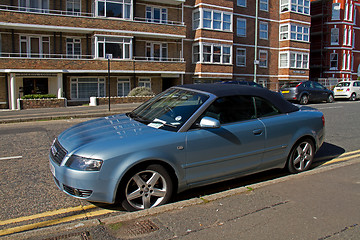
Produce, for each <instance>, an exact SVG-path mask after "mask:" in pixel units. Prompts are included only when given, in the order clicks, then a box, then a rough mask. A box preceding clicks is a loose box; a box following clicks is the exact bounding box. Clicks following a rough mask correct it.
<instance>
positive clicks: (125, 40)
mask: <svg viewBox="0 0 360 240" xmlns="http://www.w3.org/2000/svg"><path fill="white" fill-rule="evenodd" d="M114 39H117V40H118V41H114ZM132 42H133V41H132V38H129V37H123V36H103V35H96V36H95V58H105V57H106V54H107V53H106V43H115V44H122V46H123V56H121V57H119V58H115V56H113V58H114V59H132ZM100 45H102V53H100V48H99V46H100ZM126 49H128V50H129V51H128V57H127V51H126Z"/></svg>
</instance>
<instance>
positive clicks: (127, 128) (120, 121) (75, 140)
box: [58, 114, 162, 152]
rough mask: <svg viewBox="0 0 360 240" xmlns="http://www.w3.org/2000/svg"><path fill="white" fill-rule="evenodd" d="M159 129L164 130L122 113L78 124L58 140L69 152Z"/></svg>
mask: <svg viewBox="0 0 360 240" xmlns="http://www.w3.org/2000/svg"><path fill="white" fill-rule="evenodd" d="M159 131H162V130H159V129H155V128H152V127H149V126H147V125H145V124H142V123H140V122H137V121H135V120H133V119H131V118H129V117H127V116H126V115H125V114H121V115H114V116H109V117H104V118H99V119H95V120H91V121H87V122H84V123H80V124H77V125H75V126H73V127H71V128H69V129H67V130H65V131H64V132H63V133H61V134H60V135H59V137H58V140H59V142H60V144H61V145H62V146H63V147H64V148H65V149H66V150H67V151H68V152H72V151H74V150H76V149H78V148H80V147H81V148H83V147H84V146H87V145H92V146H93V144H96V143H99V144H100V143H101V145H103V144H104V142H111V141H118V140H129V139H130V138H133V137H137V136H140V135H146V134H153V133H155V134H156V133H157V132H159ZM141 138H143V137H141ZM103 146H104V145H103ZM104 147H106V146H104Z"/></svg>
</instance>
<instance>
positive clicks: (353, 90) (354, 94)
mask: <svg viewBox="0 0 360 240" xmlns="http://www.w3.org/2000/svg"><path fill="white" fill-rule="evenodd" d="M334 97H335V98H347V99H349V100H351V101H355V100H356V99H359V98H360V81H342V82H339V83H338V84H337V85H336V86H335V88H334Z"/></svg>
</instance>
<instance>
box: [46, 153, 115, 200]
mask: <svg viewBox="0 0 360 240" xmlns="http://www.w3.org/2000/svg"><path fill="white" fill-rule="evenodd" d="M50 170H51V173H52V175H53V177H54V182H55V184H56V185H57V187H58V188H59V189H60V190H61V191H63V192H65V193H66V194H68V195H70V196H72V197H75V198H79V199H85V200H88V201H94V202H104V203H114V200H115V197H114V192H115V191H114V189H115V186H114V184H111V183H112V181H111V180H109V179H107V178H106V177H105V178H104V176H102V174H101V172H98V171H96V172H95V171H94V172H90V171H77V170H73V169H70V168H68V167H66V166H62V165H60V166H59V165H57V164H56V163H54V162H53V161H52V159H51V157H50Z"/></svg>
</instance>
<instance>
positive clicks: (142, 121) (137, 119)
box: [126, 112, 177, 128]
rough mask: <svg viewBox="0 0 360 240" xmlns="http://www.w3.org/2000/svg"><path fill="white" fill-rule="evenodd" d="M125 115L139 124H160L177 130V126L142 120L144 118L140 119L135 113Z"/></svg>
mask: <svg viewBox="0 0 360 240" xmlns="http://www.w3.org/2000/svg"><path fill="white" fill-rule="evenodd" d="M126 115H127V116H128V117H130V118H132V119H134V120H135V121H138V122H141V123H146V124H149V123H155V124H162V125H164V126H167V127H172V128H177V126H175V125H172V124H168V123H165V122H162V121H156V120H148V119H144V118H142V117H140V116H139V115H137V114H136V113H133V112H129V113H126Z"/></svg>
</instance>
